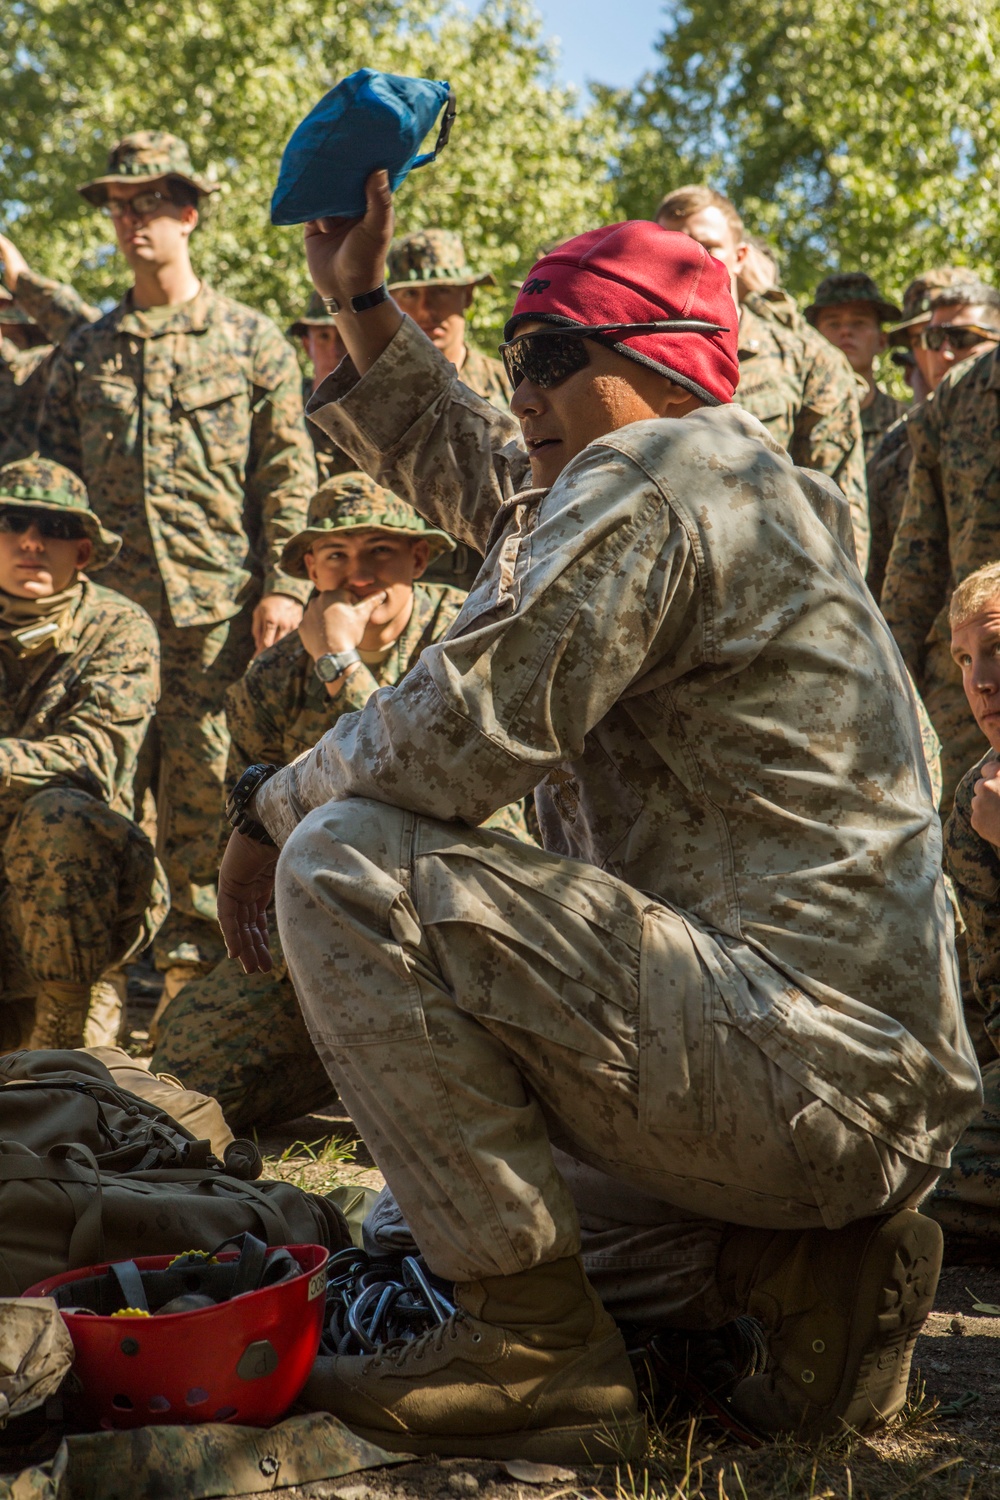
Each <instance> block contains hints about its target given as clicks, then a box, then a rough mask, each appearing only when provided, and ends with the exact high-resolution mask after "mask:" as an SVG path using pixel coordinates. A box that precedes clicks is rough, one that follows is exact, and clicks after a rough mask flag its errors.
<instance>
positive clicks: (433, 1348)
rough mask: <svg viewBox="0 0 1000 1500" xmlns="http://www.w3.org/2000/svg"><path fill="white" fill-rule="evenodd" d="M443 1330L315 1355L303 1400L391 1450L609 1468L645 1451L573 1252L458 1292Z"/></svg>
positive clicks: (621, 1371) (624, 1366)
mask: <svg viewBox="0 0 1000 1500" xmlns="http://www.w3.org/2000/svg"><path fill="white" fill-rule="evenodd" d="M455 1300H456V1302H457V1303H458V1305H459V1306H458V1311H457V1312H455V1313H454V1314H453V1315H452V1316H451V1317H450V1318H448V1320H447V1321H446V1322H445V1323H443V1324H442V1325H441V1326H440V1327H439V1328H437V1329H432V1330H431V1332H429V1333H425V1334H423V1335H421V1337H419V1338H417V1339H413V1340H411V1341H409V1342H405V1343H403V1342H400V1343H396V1344H388V1345H385V1346H383V1347H382V1348H381V1349H379V1350H378V1351H377V1352H376V1353H375V1354H373V1355H361V1356H352V1355H336V1356H334V1357H332V1358H320V1359H318V1360H317V1361H316V1364H315V1366H314V1367H313V1372H312V1375H311V1376H310V1377H309V1380H308V1381H307V1383H306V1387H305V1390H304V1391H303V1393H302V1398H301V1399H302V1400H303V1401H304V1402H305V1403H306V1404H307V1405H308V1406H310V1407H311V1409H312V1410H320V1411H330V1412H333V1413H334V1414H335V1415H336V1416H338V1417H339V1418H340V1419H341V1421H343V1422H346V1423H347V1425H348V1426H349V1427H350V1428H352V1429H353V1431H355V1432H356V1433H358V1435H359V1436H361V1437H363V1438H366V1439H367V1440H368V1441H369V1442H373V1443H378V1444H379V1445H380V1446H382V1447H384V1448H388V1449H390V1450H392V1451H398V1452H400V1451H401V1452H410V1453H437V1454H440V1455H441V1456H442V1457H457V1458H497V1459H503V1458H527V1459H533V1460H535V1461H536V1462H542V1463H592V1464H599V1463H615V1462H619V1461H629V1460H635V1459H638V1458H641V1457H642V1454H643V1452H644V1451H645V1445H646V1437H645V1424H644V1422H643V1420H642V1418H641V1417H640V1416H639V1413H638V1407H637V1404H636V1390H635V1380H634V1379H633V1376H632V1369H631V1366H630V1364H629V1360H628V1355H627V1353H626V1351H625V1344H624V1341H623V1339H622V1337H621V1334H620V1333H619V1332H618V1329H617V1327H616V1325H615V1323H614V1322H613V1321H612V1319H611V1318H610V1317H609V1316H608V1314H607V1313H606V1312H605V1310H604V1308H603V1306H602V1305H601V1302H600V1300H599V1299H598V1297H597V1294H596V1293H595V1292H594V1290H593V1288H592V1287H591V1286H590V1283H589V1282H588V1281H587V1279H586V1277H585V1276H584V1273H583V1267H582V1265H581V1264H580V1261H579V1259H578V1258H577V1257H576V1256H570V1257H567V1258H566V1259H564V1260H558V1261H551V1262H549V1263H548V1264H546V1265H542V1266H534V1267H532V1269H531V1270H529V1271H522V1272H520V1273H518V1274H517V1275H515V1276H488V1277H484V1278H483V1279H482V1280H481V1281H470V1282H460V1283H458V1284H457V1285H456V1287H455Z"/></svg>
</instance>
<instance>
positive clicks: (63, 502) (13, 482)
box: [0, 458, 122, 573]
mask: <svg viewBox="0 0 1000 1500" xmlns="http://www.w3.org/2000/svg"><path fill="white" fill-rule="evenodd" d="M7 505H15V506H17V509H18V510H55V511H60V512H65V513H66V514H68V515H71V516H77V517H78V518H79V521H80V525H81V526H82V527H83V530H84V532H85V533H86V535H87V537H89V539H90V541H91V542H92V543H93V546H94V551H93V553H92V555H91V559H90V561H89V563H88V564H87V572H88V573H92V572H95V571H96V570H97V569H98V568H104V567H106V566H107V565H108V563H109V562H111V561H112V559H113V558H115V557H117V556H118V553H119V552H120V551H121V545H122V539H121V537H120V536H118V535H117V534H116V533H115V532H113V531H106V530H105V528H104V527H103V526H102V525H101V523H100V521H99V520H98V519H97V517H96V515H95V514H94V512H93V511H92V510H91V508H90V499H89V497H88V495H87V491H86V488H85V486H84V483H83V480H82V479H78V478H77V476H76V475H75V474H74V473H73V471H72V470H71V469H64V468H63V466H62V464H55V463H52V462H51V460H49V459H47V458H19V459H18V460H17V461H16V463H12V464H4V466H3V468H2V469H0V509H3V508H4V507H5V506H7Z"/></svg>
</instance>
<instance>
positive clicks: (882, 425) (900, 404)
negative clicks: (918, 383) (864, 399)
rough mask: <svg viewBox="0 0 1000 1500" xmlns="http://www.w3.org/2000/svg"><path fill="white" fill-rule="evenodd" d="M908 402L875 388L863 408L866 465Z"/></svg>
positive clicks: (862, 421) (862, 419)
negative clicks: (872, 396) (871, 397)
mask: <svg viewBox="0 0 1000 1500" xmlns="http://www.w3.org/2000/svg"><path fill="white" fill-rule="evenodd" d="M906 409H907V408H906V402H905V401H897V400H896V398H895V396H890V395H889V393H888V391H884V390H883V389H882V387H881V386H880V385H877V386H876V387H875V396H874V399H873V400H871V401H869V403H868V405H867V406H862V408H861V431H862V434H863V435H864V443H865V463H866V464H867V463H868V462H869V461H870V460H871V457H872V454H873V453H874V452H875V449H876V448H877V447H878V445H879V443H880V442H881V441H882V436H883V434H884V433H886V432H888V430H889V428H890V427H891V426H892V424H893V423H894V422H898V421H899V419H900V417H901V416H902V415H903V413H904V411H906ZM870 508H871V496H869V510H870Z"/></svg>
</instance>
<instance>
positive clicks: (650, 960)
mask: <svg viewBox="0 0 1000 1500" xmlns="http://www.w3.org/2000/svg"><path fill="white" fill-rule="evenodd" d="M713 996H714V987H713V985H712V982H711V979H710V977H709V975H708V973H707V971H706V970H705V968H704V967H703V965H702V963H701V960H700V959H699V957H698V953H697V950H696V948H695V946H694V944H693V942H692V941H691V935H690V933H689V932H688V929H687V926H686V924H685V923H684V921H683V920H682V918H681V917H679V916H678V915H677V914H676V912H673V911H671V910H670V908H669V907H666V906H649V907H647V908H646V910H645V912H644V913H643V927H642V943H641V947H640V951H639V1122H640V1126H641V1128H642V1129H643V1130H645V1131H648V1132H649V1134H650V1135H652V1136H655V1137H660V1138H662V1137H664V1136H669V1135H672V1134H676V1133H677V1132H689V1133H694V1134H701V1133H707V1132H708V1131H711V1130H712V1129H713V1128H714V1125H715V1097H714V1086H715V1066H714V1062H715V1053H714V1037H715V1030H714V1017H713Z"/></svg>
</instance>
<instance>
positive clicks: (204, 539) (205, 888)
mask: <svg viewBox="0 0 1000 1500" xmlns="http://www.w3.org/2000/svg"><path fill="white" fill-rule="evenodd" d="M111 162H112V164H113V165H114V164H116V163H117V165H118V166H119V167H121V168H122V169H123V170H122V172H121V173H115V172H113V173H111V175H110V176H109V177H107V178H103V179H98V180H97V181H96V183H89V184H86V185H85V187H84V188H83V189H81V191H83V192H84V193H85V194H86V195H87V196H89V197H90V198H91V201H94V199H95V194H98V193H99V191H100V188H101V185H102V184H106V183H107V182H111V181H122V180H126V179H127V180H129V181H130V182H132V181H135V180H136V179H137V178H141V177H143V176H150V175H154V176H155V175H163V173H164V171H168V172H171V173H173V174H174V175H177V176H181V177H183V178H185V180H187V181H189V182H192V183H194V184H195V185H196V186H199V188H200V189H203V188H204V184H201V182H200V179H197V178H195V177H193V175H192V174H191V171H190V162H189V159H188V157H187V149H186V147H184V146H183V143H182V142H179V141H177V140H176V139H175V138H174V137H172V136H163V135H160V134H158V133H156V132H143V133H141V134H139V135H136V136H131V137H126V139H125V140H124V141H122V142H120V143H119V144H118V146H117V147H116V148H115V150H114V151H113V152H112V154H111ZM154 169H155V170H154ZM40 442H41V445H42V451H43V452H45V453H47V454H49V455H51V456H52V457H53V458H56V459H57V460H58V461H59V462H60V463H64V464H66V465H67V466H68V467H69V468H72V469H74V470H75V471H76V472H77V473H79V474H81V475H82V476H83V478H84V480H85V482H86V484H87V487H88V489H89V490H90V494H91V497H92V499H93V502H94V505H95V506H96V508H97V509H98V510H99V511H100V513H101V515H102V516H103V517H104V518H105V520H106V521H107V523H108V524H109V525H110V526H112V527H114V528H115V529H117V530H118V531H120V532H121V533H122V534H123V536H124V537H125V542H124V545H123V547H122V550H121V553H120V554H119V556H118V558H117V559H116V561H115V563H114V564H113V565H112V567H111V569H110V570H109V574H108V582H109V583H110V584H111V586H112V587H114V588H116V589H118V590H119V591H120V592H121V593H123V594H125V595H126V596H127V597H128V598H130V599H134V600H135V601H136V603H138V604H141V605H142V606H143V607H144V608H145V609H146V610H147V611H148V612H149V614H150V615H151V616H152V618H153V619H154V620H155V621H156V622H157V625H158V629H159V633H160V648H161V661H162V673H163V690H162V696H161V699H160V704H159V707H158V710H157V721H156V722H157V730H158V745H159V757H160V792H159V798H158V805H157V840H158V846H159V849H160V852H161V855H162V858H163V861H164V865H165V867H166V871H167V877H168V879H169V881H170V891H171V914H170V917H169V918H168V921H167V924H166V925H165V927H164V930H163V932H162V933H161V934H160V937H159V939H158V942H157V961H158V963H159V965H160V967H163V968H165V967H169V966H170V965H172V964H175V963H188V962H194V963H200V964H202V965H207V964H209V963H211V962H214V961H215V960H216V959H217V958H218V957H219V956H221V953H222V951H223V945H222V942H221V938H220V935H219V932H218V925H217V923H216V919H215V878H216V873H217V862H216V861H217V854H218V844H219V826H220V820H221V816H222V800H223V792H222V789H223V783H224V779H225V767H226V756H227V753H228V736H227V734H226V728H225V713H224V707H223V697H224V693H225V689H226V687H227V686H228V685H229V683H231V682H234V681H235V680H236V679H237V678H238V677H239V676H240V674H241V673H242V671H243V669H244V667H245V666H246V664H247V661H248V660H249V659H250V655H251V653H252V640H251V629H250V617H251V614H252V611H253V607H254V605H255V604H256V602H257V600H258V599H259V597H260V595H261V593H272V592H277V593H282V594H288V595H290V596H291V597H292V598H294V599H298V600H300V601H301V600H304V599H305V598H306V597H307V596H308V592H309V589H308V586H307V585H304V584H303V583H302V582H301V580H299V579H293V578H288V577H287V576H286V575H285V574H283V573H282V572H281V570H280V567H279V566H278V559H279V557H280V553H281V548H282V546H283V544H284V543H285V541H287V539H288V537H289V536H291V535H293V534H294V533H295V532H296V531H298V530H299V528H300V526H301V524H302V520H303V518H304V516H305V511H306V505H307V503H308V499H309V496H310V494H312V493H313V491H314V489H315V487H316V486H315V473H316V469H315V463H314V461H313V455H312V446H311V444H310V442H309V438H308V435H307V433H306V430H305V423H304V419H303V413H302V396H301V376H300V372H299V368H298V364H297V361H296V359H295V355H294V353H293V351H292V349H291V347H290V345H289V344H288V343H287V341H286V340H285V339H284V338H282V336H281V334H280V333H279V331H278V329H277V328H276V327H275V326H274V324H273V323H272V322H271V320H270V319H269V318H266V317H264V316H263V315H262V314H261V313H257V312H254V311H252V310H251V309H250V308H248V307H244V306H243V305H242V304H241V303H239V302H234V301H233V300H232V299H231V298H229V297H225V296H222V295H221V294H220V293H218V292H213V291H211V290H210V289H209V288H208V287H206V286H205V285H204V284H202V286H201V288H200V289H199V291H198V293H197V295H196V296H195V297H194V298H193V299H192V300H191V301H190V302H187V303H185V304H183V305H182V306H179V307H175V308H171V309H169V310H167V309H161V308H155V309H152V310H150V311H149V312H144V311H142V310H141V309H139V308H136V307H135V306H134V305H133V302H132V295H131V293H129V294H128V295H126V297H125V298H124V300H123V301H122V302H121V303H119V305H118V306H117V307H116V308H115V309H114V310H113V311H112V312H110V313H107V314H106V315H105V316H104V317H102V318H101V319H100V320H99V322H97V323H95V324H93V325H92V326H90V327H88V328H84V329H82V330H80V331H78V332H77V333H76V334H74V335H73V336H72V337H71V338H70V339H69V340H68V342H67V343H66V344H65V345H64V346H63V348H62V349H61V350H60V351H59V353H58V354H57V356H56V358H55V361H54V364H53V369H52V375H51V379H50V382H49V388H48V391H47V393H46V397H45V403H44V407H43V410H42V416H41V422H40Z"/></svg>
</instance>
